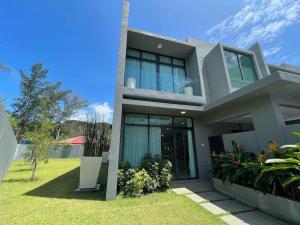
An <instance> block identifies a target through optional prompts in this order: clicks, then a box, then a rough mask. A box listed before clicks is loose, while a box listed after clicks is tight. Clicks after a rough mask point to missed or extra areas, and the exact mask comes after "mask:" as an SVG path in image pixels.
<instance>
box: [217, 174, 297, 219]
mask: <svg viewBox="0 0 300 225" xmlns="http://www.w3.org/2000/svg"><path fill="white" fill-rule="evenodd" d="M213 185H214V188H215V189H216V190H218V191H220V192H222V193H224V194H226V195H228V196H230V197H232V198H235V199H237V200H239V201H241V202H243V203H245V204H247V205H250V206H252V207H255V208H258V209H260V210H262V211H264V212H266V213H268V214H270V215H272V216H274V217H277V218H280V219H283V220H285V221H287V222H290V223H294V224H300V203H299V202H296V201H293V200H289V199H287V198H282V197H279V196H274V195H271V194H264V193H262V192H260V191H257V190H254V189H252V188H248V187H244V186H241V185H237V184H232V185H224V184H223V181H222V180H220V179H216V178H213Z"/></svg>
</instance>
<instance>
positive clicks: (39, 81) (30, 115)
mask: <svg viewBox="0 0 300 225" xmlns="http://www.w3.org/2000/svg"><path fill="white" fill-rule="evenodd" d="M47 74H48V70H47V69H44V68H43V66H42V64H34V65H33V66H32V68H31V74H30V75H27V74H26V73H25V72H23V71H22V70H21V71H20V76H21V83H20V96H19V97H18V98H17V99H16V100H15V101H14V103H13V105H12V107H13V109H14V110H13V116H14V117H15V118H16V120H17V125H18V128H19V129H18V131H17V140H18V141H20V140H21V139H22V136H23V135H24V134H25V133H26V132H27V131H32V130H33V129H35V126H36V124H35V123H36V122H37V121H38V120H39V117H40V114H44V115H43V116H46V117H47V118H48V119H50V120H51V121H52V122H53V123H55V124H56V126H57V128H59V127H60V123H61V122H63V121H64V120H66V119H68V118H69V117H70V116H71V115H72V114H73V113H74V112H76V111H78V110H79V109H81V108H82V107H84V106H86V104H87V102H86V101H84V100H81V99H80V98H79V97H78V96H77V95H72V92H71V91H70V90H62V89H61V82H60V81H59V82H56V83H51V82H50V81H48V80H47ZM57 130H58V131H59V129H57ZM58 134H59V132H58Z"/></svg>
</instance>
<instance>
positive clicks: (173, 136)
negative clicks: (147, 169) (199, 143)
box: [123, 113, 197, 179]
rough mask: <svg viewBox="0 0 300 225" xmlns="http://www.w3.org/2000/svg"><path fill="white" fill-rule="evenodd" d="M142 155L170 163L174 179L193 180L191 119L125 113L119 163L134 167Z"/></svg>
mask: <svg viewBox="0 0 300 225" xmlns="http://www.w3.org/2000/svg"><path fill="white" fill-rule="evenodd" d="M146 154H151V155H152V156H154V155H160V156H161V157H162V158H163V159H168V160H170V161H171V162H172V164H173V176H174V178H175V179H188V178H196V177H197V172H196V163H195V162H196V159H195V153H194V140H193V123H192V119H191V118H186V117H172V116H157V115H145V114H132V113H127V114H125V118H124V136H123V160H124V161H128V162H129V163H130V164H131V166H133V167H138V166H139V165H140V162H141V159H142V158H143V157H144V156H145V155H146Z"/></svg>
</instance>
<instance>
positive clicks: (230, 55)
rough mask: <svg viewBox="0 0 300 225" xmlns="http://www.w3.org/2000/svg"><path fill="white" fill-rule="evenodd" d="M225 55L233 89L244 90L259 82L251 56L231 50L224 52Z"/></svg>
mask: <svg viewBox="0 0 300 225" xmlns="http://www.w3.org/2000/svg"><path fill="white" fill-rule="evenodd" d="M224 53H225V60H226V64H227V69H228V73H229V76H230V81H231V85H232V87H234V88H242V87H245V86H246V85H248V84H251V83H253V82H255V81H256V80H257V74H256V71H255V67H254V63H253V60H252V57H251V56H250V55H247V54H243V53H237V52H232V51H229V50H224Z"/></svg>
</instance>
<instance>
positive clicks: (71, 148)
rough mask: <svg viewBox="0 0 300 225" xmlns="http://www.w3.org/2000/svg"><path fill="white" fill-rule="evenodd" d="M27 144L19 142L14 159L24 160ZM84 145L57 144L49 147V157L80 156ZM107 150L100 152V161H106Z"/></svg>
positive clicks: (68, 157)
mask: <svg viewBox="0 0 300 225" xmlns="http://www.w3.org/2000/svg"><path fill="white" fill-rule="evenodd" d="M26 148H27V145H25V144H19V145H18V147H17V151H16V153H15V156H14V159H15V160H24V153H25V151H26ZM83 150H84V145H67V146H57V147H51V150H50V155H49V158H50V159H71V158H80V157H81V156H82V155H83ZM108 156H109V152H103V153H102V162H103V163H107V162H108Z"/></svg>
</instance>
